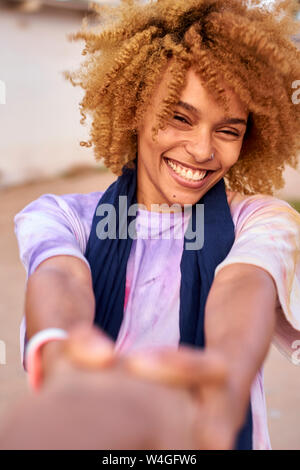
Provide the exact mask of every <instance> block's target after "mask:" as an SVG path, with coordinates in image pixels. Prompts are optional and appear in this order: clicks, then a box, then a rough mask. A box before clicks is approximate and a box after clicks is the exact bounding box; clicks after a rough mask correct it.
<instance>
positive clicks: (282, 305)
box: [14, 192, 300, 449]
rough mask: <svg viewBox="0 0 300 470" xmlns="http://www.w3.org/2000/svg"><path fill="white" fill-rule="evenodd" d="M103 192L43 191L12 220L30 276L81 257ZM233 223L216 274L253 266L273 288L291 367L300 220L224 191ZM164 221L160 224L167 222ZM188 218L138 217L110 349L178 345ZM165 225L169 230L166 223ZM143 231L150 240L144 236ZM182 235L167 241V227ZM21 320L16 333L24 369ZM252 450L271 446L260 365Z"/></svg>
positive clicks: (297, 332)
mask: <svg viewBox="0 0 300 470" xmlns="http://www.w3.org/2000/svg"><path fill="white" fill-rule="evenodd" d="M102 194H103V193H102V192H92V193H88V194H65V195H61V196H58V195H55V194H44V195H42V196H41V197H39V198H38V199H36V200H35V201H33V202H31V203H30V204H28V205H27V206H26V207H25V208H24V209H23V210H21V211H20V212H19V213H18V214H17V215H16V216H15V219H14V222H15V233H16V236H17V239H18V243H19V249H20V257H21V260H22V263H23V265H24V267H25V269H26V272H27V279H28V277H29V276H30V275H31V274H32V273H33V272H34V270H35V269H36V268H37V266H38V265H39V264H40V263H41V262H42V261H44V260H45V259H46V258H49V257H52V256H57V255H72V256H76V257H78V258H80V259H82V260H83V261H84V262H85V263H86V264H87V265H88V266H89V264H88V262H87V260H86V258H85V257H84V253H85V248H86V244H87V241H88V238H89V234H90V230H91V225H92V219H93V215H94V212H95V209H96V206H97V203H98V201H99V199H100V197H101V195H102ZM227 197H228V202H229V206H230V211H231V215H232V218H233V222H234V226H235V242H234V244H233V246H232V248H231V250H230V252H229V254H228V256H227V257H226V258H225V259H224V261H223V262H222V263H221V264H219V265H218V266H217V268H216V270H215V275H216V274H217V272H218V271H220V269H222V267H224V266H227V265H229V264H232V263H247V264H252V265H255V266H259V267H261V268H262V269H264V270H265V271H267V272H268V273H269V274H270V275H271V276H272V278H273V280H274V282H275V284H276V287H277V294H278V300H277V310H276V314H277V320H276V329H275V333H274V337H273V343H274V344H275V346H276V347H277V348H278V349H279V350H280V352H282V353H283V354H284V355H285V356H286V357H287V358H288V359H289V360H290V361H291V362H292V363H294V364H299V363H300V215H299V214H298V213H297V212H296V211H295V210H294V209H293V208H292V207H291V206H290V205H289V204H288V203H286V202H284V201H282V200H280V199H277V198H274V197H272V196H266V195H262V194H258V195H255V196H244V195H241V194H239V193H233V192H227ZM166 217H167V218H168V223H167V224H165V223H164V222H165V219H166ZM188 217H189V215H188V214H185V215H184V217H182V214H181V213H179V212H178V213H175V214H173V216H172V217H171V218H169V214H166V213H153V212H148V211H146V210H140V211H139V212H138V214H137V218H136V231H137V239H136V240H133V243H132V248H131V252H130V256H129V260H128V264H127V272H126V292H125V303H124V318H123V322H122V325H121V328H120V331H119V335H118V338H117V341H116V346H115V347H116V350H117V351H118V352H119V353H120V354H126V353H127V352H129V351H130V352H132V351H134V350H136V351H137V350H141V349H153V348H159V347H160V346H162V345H164V346H171V347H178V344H179V301H180V296H179V289H180V282H181V277H180V276H181V275H180V261H181V257H182V250H183V236H184V230H185V227H186V224H187V222H188ZM168 224H169V225H168ZM149 226H151V236H150V237H149ZM166 227H167V230H170V228H171V229H172V230H173V233H177V234H178V232H180V231H181V233H182V234H183V235H182V236H181V237H180V236H173V237H165V236H164V232H165V230H166ZM25 332H26V323H25V316H23V319H22V323H21V328H20V344H21V361H22V362H23V365H24V343H25ZM251 406H252V416H253V448H254V449H271V445H270V439H269V433H268V426H267V415H266V403H265V395H264V388H263V366H262V367H261V368H260V369H259V371H258V372H257V375H256V377H255V379H254V381H253V383H252V387H251Z"/></svg>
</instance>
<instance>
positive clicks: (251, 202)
mask: <svg viewBox="0 0 300 470" xmlns="http://www.w3.org/2000/svg"><path fill="white" fill-rule="evenodd" d="M226 194H227V201H228V205H229V207H230V210H231V211H232V212H236V211H237V210H242V209H244V210H245V209H248V210H249V209H250V210H256V209H261V210H263V209H264V208H265V209H266V210H268V211H270V210H272V209H273V210H277V209H278V208H282V209H286V210H290V211H292V212H294V213H296V214H298V212H297V211H296V210H295V209H294V208H293V207H292V206H291V205H290V204H289V203H288V202H287V201H284V200H283V199H279V198H278V197H276V196H271V195H269V194H262V193H257V194H251V195H247V194H242V193H239V192H235V191H229V190H226Z"/></svg>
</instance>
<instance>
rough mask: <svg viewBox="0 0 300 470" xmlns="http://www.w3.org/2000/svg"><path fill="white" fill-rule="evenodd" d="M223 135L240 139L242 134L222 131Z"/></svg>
mask: <svg viewBox="0 0 300 470" xmlns="http://www.w3.org/2000/svg"><path fill="white" fill-rule="evenodd" d="M221 132H222V133H223V134H227V135H234V136H235V137H239V136H240V134H237V133H236V132H232V131H221Z"/></svg>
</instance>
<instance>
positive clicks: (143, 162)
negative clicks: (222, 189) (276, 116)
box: [137, 69, 248, 210]
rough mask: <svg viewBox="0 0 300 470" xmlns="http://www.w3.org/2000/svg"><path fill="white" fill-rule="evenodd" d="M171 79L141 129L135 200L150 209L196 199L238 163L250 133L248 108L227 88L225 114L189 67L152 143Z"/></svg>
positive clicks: (159, 90) (159, 92)
mask: <svg viewBox="0 0 300 470" xmlns="http://www.w3.org/2000/svg"><path fill="white" fill-rule="evenodd" d="M167 82H168V74H165V75H164V78H163V80H162V81H161V83H160V84H159V86H158V88H157V92H156V93H155V96H154V99H153V101H152V103H151V105H150V107H149V108H148V110H147V113H146V115H145V118H144V120H143V123H142V125H141V126H140V128H139V129H138V186H137V201H138V203H139V204H144V205H145V206H146V207H147V209H148V210H151V204H162V203H167V204H168V205H169V206H170V205H172V204H174V203H177V204H178V203H179V204H180V205H182V206H183V205H184V204H195V203H196V202H198V200H199V199H200V198H201V197H202V196H203V195H204V194H205V193H206V192H207V191H208V190H209V189H210V188H211V187H212V186H214V185H215V184H216V183H217V182H218V181H219V180H220V179H221V178H223V176H224V175H225V174H226V173H227V172H228V170H229V169H230V167H232V165H234V164H235V163H236V161H237V160H238V158H239V154H240V150H241V147H242V142H243V137H244V134H245V132H246V125H247V118H248V112H247V110H246V109H245V108H244V106H243V105H242V103H241V101H240V99H239V98H238V96H237V95H236V94H235V93H234V92H233V91H232V90H230V89H228V88H226V92H227V96H228V98H229V105H230V116H228V117H225V116H224V111H223V109H222V108H221V107H220V106H219V105H218V103H217V102H216V101H215V100H214V98H213V97H212V95H211V94H209V93H208V92H207V91H206V90H205V89H204V87H203V86H202V83H201V80H200V79H199V78H198V76H197V75H196V73H195V72H194V71H193V70H192V69H190V70H189V72H188V74H187V84H186V87H185V89H184V90H183V92H182V94H181V97H180V101H179V103H178V104H177V106H176V109H175V113H174V116H173V117H172V118H171V119H170V120H169V121H168V123H167V127H166V128H165V129H164V130H159V131H158V135H157V138H156V141H154V140H153V139H152V127H153V125H154V124H155V120H156V113H157V112H158V110H159V107H160V103H161V101H162V99H163V98H164V97H165V96H166V93H167ZM212 153H214V159H213V160H211V159H210V157H211V155H212Z"/></svg>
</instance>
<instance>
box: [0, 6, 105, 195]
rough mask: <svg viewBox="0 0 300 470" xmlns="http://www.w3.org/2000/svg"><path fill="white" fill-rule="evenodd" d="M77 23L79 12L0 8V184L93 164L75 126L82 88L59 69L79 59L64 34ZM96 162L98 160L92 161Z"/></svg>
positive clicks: (82, 131) (84, 132) (74, 64)
mask: <svg viewBox="0 0 300 470" xmlns="http://www.w3.org/2000/svg"><path fill="white" fill-rule="evenodd" d="M80 24H81V16H80V14H79V13H76V12H72V11H63V10H61V9H57V10H54V9H47V10H45V11H43V10H42V11H40V12H36V13H30V14H26V13H21V12H16V11H13V10H8V9H1V8H0V80H2V81H4V82H5V85H6V104H0V186H3V185H5V184H11V183H17V182H21V181H26V180H28V179H31V178H34V177H39V176H42V175H54V174H57V173H58V172H60V171H62V170H64V169H66V168H68V167H70V166H72V165H73V164H80V163H87V164H94V163H93V162H94V159H93V155H92V151H91V149H85V148H83V147H80V146H79V141H80V140H85V139H87V138H88V130H87V128H84V127H83V126H82V125H81V124H80V122H79V121H80V113H79V107H78V104H79V101H80V99H81V96H82V90H81V89H79V88H74V87H72V85H71V84H70V83H69V82H67V81H66V80H65V79H64V78H63V76H62V74H61V72H62V71H63V70H66V69H70V68H76V67H77V66H78V64H79V63H80V61H81V60H82V59H83V56H81V49H82V47H83V42H81V41H80V42H69V41H68V40H67V38H66V35H67V33H70V32H75V31H76V30H77V29H79V27H80ZM98 165H99V164H98Z"/></svg>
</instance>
